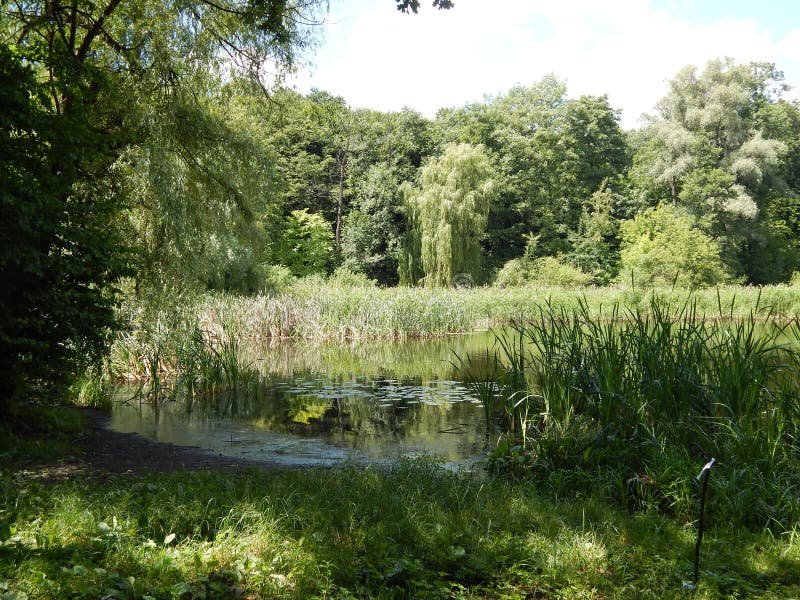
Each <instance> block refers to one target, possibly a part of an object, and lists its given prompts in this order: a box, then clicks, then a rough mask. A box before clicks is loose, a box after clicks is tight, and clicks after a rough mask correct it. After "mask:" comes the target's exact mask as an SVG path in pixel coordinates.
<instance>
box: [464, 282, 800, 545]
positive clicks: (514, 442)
mask: <svg viewBox="0 0 800 600" xmlns="http://www.w3.org/2000/svg"><path fill="white" fill-rule="evenodd" d="M735 315H736V311H735V310H734V309H733V307H732V305H728V306H727V307H726V306H725V305H723V303H722V301H721V297H720V298H719V299H718V302H717V310H716V311H715V314H714V315H712V316H713V317H714V318H713V319H708V318H706V317H707V315H706V314H704V313H703V312H702V311H701V310H700V309H699V307H698V303H697V302H695V301H685V302H683V303H682V304H679V305H674V304H670V303H669V302H667V301H663V300H660V299H658V298H651V300H650V304H649V305H648V306H647V307H646V310H641V309H640V308H636V309H623V308H622V307H620V306H619V305H612V306H611V307H610V308H609V309H608V311H607V312H604V313H601V315H600V317H601V318H598V315H597V314H595V313H594V312H593V311H592V309H591V308H590V307H589V306H588V304H587V303H585V302H580V303H579V304H578V305H577V306H576V307H574V308H564V307H563V306H562V307H556V306H554V305H552V304H545V305H543V306H541V307H540V308H539V310H538V313H537V314H536V315H535V316H534V318H530V319H527V320H525V321H521V322H519V323H517V324H516V325H515V326H514V328H513V330H512V333H510V334H503V335H498V350H497V351H495V354H494V356H493V359H494V368H493V369H492V370H491V371H490V373H489V375H488V376H486V375H485V376H483V377H473V378H472V384H471V385H472V387H473V389H474V390H475V392H476V395H477V396H478V397H479V399H481V401H482V402H483V403H484V407H485V409H486V411H487V418H491V419H492V422H493V423H494V424H495V429H496V430H498V431H500V432H501V434H499V435H498V436H497V437H496V441H497V443H496V448H495V450H494V452H493V454H492V458H491V460H490V465H491V466H492V467H493V468H494V470H496V471H499V472H508V473H513V474H518V475H519V474H529V473H534V474H536V475H537V476H538V477H539V478H540V479H541V480H543V481H546V482H547V484H548V485H550V486H551V487H552V488H553V490H554V491H555V492H556V493H561V494H564V493H568V494H569V493H572V494H574V493H576V492H582V493H589V492H591V493H597V492H598V491H600V492H601V493H604V494H605V495H607V496H609V497H612V498H614V499H616V500H618V501H621V502H623V503H625V504H628V505H629V506H632V507H639V506H642V505H646V504H649V505H651V506H653V507H655V508H658V509H660V510H667V511H670V512H677V513H680V514H681V515H683V516H686V517H690V516H691V509H692V506H693V503H692V493H693V488H692V484H691V480H692V478H691V475H692V474H693V472H694V471H695V470H696V467H695V465H699V464H702V463H704V462H706V461H707V460H708V459H710V458H711V457H715V458H716V459H717V461H718V464H719V465H720V466H719V468H718V469H717V472H715V474H714V479H715V482H716V483H715V485H716V486H717V490H718V491H719V492H720V494H719V497H718V498H717V499H716V501H715V502H716V507H717V511H718V513H719V514H720V515H721V516H723V517H724V518H727V519H729V520H730V521H732V522H736V523H741V524H745V525H749V526H753V527H775V528H777V530H779V531H784V530H786V529H790V528H791V527H792V526H794V525H795V524H796V523H797V520H798V518H800V495H799V494H798V490H800V437H799V436H798V434H800V401H799V399H800V378H799V377H798V374H800V321H798V319H797V317H794V318H788V317H787V316H786V315H782V316H781V318H780V319H778V318H775V317H774V316H773V315H772V313H769V312H767V313H763V312H762V311H761V310H760V304H759V303H758V302H756V303H755V304H754V305H753V306H752V307H751V311H750V313H749V314H748V315H747V316H746V317H743V318H742V317H737V318H734V316H735Z"/></svg>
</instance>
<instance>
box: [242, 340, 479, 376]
mask: <svg viewBox="0 0 800 600" xmlns="http://www.w3.org/2000/svg"><path fill="white" fill-rule="evenodd" d="M493 340H494V337H493V336H492V335H491V334H490V333H488V332H484V333H477V334H470V335H459V336H448V337H445V338H439V339H433V340H406V341H382V342H358V343H348V342H338V343H323V344H316V343H309V342H302V341H298V342H292V341H286V340H280V341H274V342H271V343H264V344H250V345H244V344H243V345H242V347H241V349H240V360H241V362H242V363H243V364H252V365H253V366H254V367H255V368H256V369H258V371H259V373H260V375H261V376H262V377H269V376H279V377H282V378H290V377H296V376H297V375H298V374H300V373H308V374H312V373H318V374H319V373H323V374H325V375H326V376H328V377H330V378H343V379H350V378H352V377H354V376H362V377H370V378H372V379H380V378H386V379H411V378H414V379H422V380H431V379H459V377H458V374H459V372H460V369H459V368H457V367H455V366H454V363H456V364H457V363H458V360H457V358H456V356H466V355H467V354H480V353H483V352H485V350H486V349H487V348H489V347H490V346H491V345H492V343H493Z"/></svg>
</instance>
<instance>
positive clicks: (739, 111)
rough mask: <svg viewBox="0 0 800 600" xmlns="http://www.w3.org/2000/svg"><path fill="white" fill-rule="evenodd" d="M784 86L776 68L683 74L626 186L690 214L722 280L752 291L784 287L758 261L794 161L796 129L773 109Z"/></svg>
mask: <svg viewBox="0 0 800 600" xmlns="http://www.w3.org/2000/svg"><path fill="white" fill-rule="evenodd" d="M782 79H783V75H782V74H781V73H780V72H779V71H777V70H776V69H775V67H774V66H773V65H768V64H762V63H751V64H749V65H736V64H734V63H733V61H732V60H730V59H726V60H715V61H711V62H709V63H708V64H707V65H706V67H705V69H704V70H703V72H702V73H700V74H698V73H697V70H696V69H695V68H694V67H687V68H686V69H683V70H681V71H680V72H679V73H678V74H677V75H676V76H675V78H674V79H673V80H672V81H671V82H670V92H669V94H667V96H665V97H664V98H663V99H662V100H661V101H660V102H659V106H658V108H659V111H660V113H661V119H659V120H656V119H653V120H652V121H651V123H650V125H649V126H648V127H646V128H645V129H644V130H643V132H642V134H641V139H640V140H639V141H638V148H637V149H636V154H635V157H634V169H633V171H632V177H631V179H632V183H633V184H634V188H635V189H636V190H638V193H640V194H642V195H643V196H645V197H646V198H647V200H648V201H649V203H650V204H651V205H656V204H658V203H659V202H661V201H665V200H669V201H671V202H672V203H673V204H681V205H682V206H684V207H685V208H687V209H688V210H689V211H691V212H692V214H693V215H694V216H695V218H696V219H697V224H698V226H699V227H700V228H701V229H702V230H703V231H704V232H705V233H707V234H709V235H711V236H713V237H714V238H715V239H717V241H718V243H719V245H720V249H721V256H722V259H723V261H724V262H725V264H726V268H727V270H729V271H730V272H732V273H734V274H735V275H740V274H745V275H746V276H747V277H749V279H750V280H751V281H753V282H759V283H761V282H766V281H772V282H775V281H780V280H782V279H783V278H784V277H785V273H784V271H783V266H781V265H778V266H777V268H775V269H772V270H771V271H769V270H768V269H764V268H762V265H763V263H764V261H763V260H762V259H761V258H759V257H761V256H763V255H764V254H771V253H773V252H774V250H775V246H776V244H775V243H774V242H775V241H778V240H780V238H781V232H780V231H779V229H780V225H779V224H777V223H776V225H777V226H778V227H777V228H776V229H775V230H773V225H772V224H771V223H769V218H768V215H767V213H766V212H765V211H764V209H765V207H767V206H768V204H769V198H770V197H771V196H772V195H774V190H775V189H776V188H777V189H781V188H783V187H784V183H783V182H782V181H781V178H782V176H783V177H791V176H790V175H789V173H790V172H791V169H789V168H787V167H788V166H789V165H790V164H792V162H791V161H793V160H796V154H795V155H794V156H793V155H792V152H791V151H792V149H796V144H795V143H794V140H795V139H796V138H797V132H798V129H797V123H798V122H797V120H796V119H795V120H794V121H793V119H792V117H791V116H790V115H791V113H792V110H791V108H789V107H790V106H791V105H788V104H787V103H786V102H784V101H782V100H781V99H780V95H781V93H782V91H783V90H784V86H783V85H782V84H781V81H782ZM790 132H792V133H790ZM770 190H773V194H770ZM795 193H796V192H795ZM765 217H767V218H765ZM773 237H776V238H777V239H775V240H773V239H771V238H773ZM778 243H780V242H778Z"/></svg>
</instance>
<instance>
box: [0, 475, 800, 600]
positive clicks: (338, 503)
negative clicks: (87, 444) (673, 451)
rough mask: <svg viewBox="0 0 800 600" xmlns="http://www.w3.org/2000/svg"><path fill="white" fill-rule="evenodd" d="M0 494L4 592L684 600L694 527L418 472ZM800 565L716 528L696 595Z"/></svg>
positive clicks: (794, 579) (11, 486)
mask: <svg viewBox="0 0 800 600" xmlns="http://www.w3.org/2000/svg"><path fill="white" fill-rule="evenodd" d="M0 492H2V495H1V497H0V511H1V512H0V520H2V521H3V526H2V527H0V531H2V532H3V539H4V541H3V544H2V546H0V582H2V583H0V586H2V587H0V594H5V595H4V596H3V597H4V598H23V597H25V595H27V597H29V598H66V597H80V598H98V597H101V596H103V597H109V598H114V597H117V598H145V597H148V596H149V597H153V598H226V597H230V598H233V597H253V598H267V597H269V598H422V597H425V598H675V597H690V595H689V594H687V593H686V592H683V591H682V587H681V582H682V581H683V580H686V579H690V578H691V573H692V562H691V561H692V556H693V544H694V539H695V537H694V536H695V532H694V528H693V526H692V524H691V523H684V522H680V521H676V520H672V519H668V518H665V517H663V516H659V515H654V514H640V515H631V514H628V513H626V512H622V511H618V510H613V509H610V508H608V507H607V506H605V505H603V504H601V503H598V502H597V501H595V500H592V499H583V500H581V499H575V498H573V499H571V500H568V501H563V500H559V501H554V500H547V499H543V498H542V497H541V496H540V495H538V493H537V491H536V488H535V486H534V485H533V484H532V483H528V482H516V483H509V482H506V481H502V480H499V479H495V480H493V479H489V480H480V479H475V478H472V477H469V476H465V475H460V474H454V473H450V472H446V471H443V470H441V469H439V468H438V467H436V466H435V465H433V464H431V463H429V462H408V463H402V464H399V465H397V466H396V467H394V468H392V469H388V470H376V469H366V470H357V469H352V468H339V469H333V470H327V471H320V470H299V471H274V472H263V471H247V472H240V473H191V474H189V473H186V474H180V473H179V474H172V475H158V476H151V477H135V478H130V477H120V478H113V479H109V480H104V481H101V480H96V479H90V480H88V481H80V482H78V481H74V482H65V483H58V484H50V485H41V484H37V483H35V482H34V481H32V480H27V479H25V478H24V477H22V476H19V475H17V476H13V475H9V474H7V475H6V476H5V477H4V479H3V480H2V487H0ZM712 502H713V496H712ZM711 520H712V523H713V522H714V518H713V516H712V517H711ZM799 567H800V533H798V532H797V531H794V532H788V533H786V534H785V535H781V536H778V537H773V536H770V535H767V534H753V533H748V532H746V531H742V530H732V529H728V528H726V527H725V526H724V524H723V523H719V522H716V526H715V527H712V529H711V530H710V531H709V532H708V533H707V535H706V538H705V542H704V547H703V563H702V570H701V579H700V586H699V589H698V591H697V592H696V593H695V594H694V595H693V596H691V597H696V598H724V597H729V598H736V597H745V596H746V597H762V598H789V597H797V596H798V595H800V568H799Z"/></svg>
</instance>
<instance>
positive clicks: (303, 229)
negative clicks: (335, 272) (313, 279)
mask: <svg viewBox="0 0 800 600" xmlns="http://www.w3.org/2000/svg"><path fill="white" fill-rule="evenodd" d="M273 258H274V260H275V261H276V262H278V263H280V264H282V265H285V266H287V267H289V269H290V270H291V272H292V274H293V275H296V276H301V277H302V276H304V275H310V274H312V273H325V272H326V271H327V269H328V267H329V265H330V264H331V261H332V258H333V233H332V232H331V226H330V223H328V222H327V221H325V219H324V218H323V217H322V216H321V215H318V214H312V213H309V212H308V211H307V210H306V209H302V210H293V211H292V212H291V214H290V215H289V216H288V217H287V218H286V220H285V221H284V223H283V229H282V232H281V237H280V240H279V242H278V244H277V248H276V249H275V251H274V252H273Z"/></svg>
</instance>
